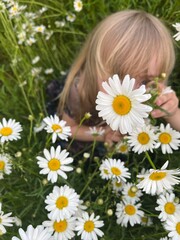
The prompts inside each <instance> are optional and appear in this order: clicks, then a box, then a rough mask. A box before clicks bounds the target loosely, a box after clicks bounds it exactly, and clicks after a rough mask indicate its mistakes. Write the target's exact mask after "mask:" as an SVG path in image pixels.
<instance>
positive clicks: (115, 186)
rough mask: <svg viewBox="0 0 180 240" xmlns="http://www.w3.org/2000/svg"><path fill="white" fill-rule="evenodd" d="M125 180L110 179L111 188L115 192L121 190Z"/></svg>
mask: <svg viewBox="0 0 180 240" xmlns="http://www.w3.org/2000/svg"><path fill="white" fill-rule="evenodd" d="M124 184H125V182H123V181H119V180H117V179H115V178H114V179H112V188H113V191H114V192H115V193H119V192H122V189H123V187H124Z"/></svg>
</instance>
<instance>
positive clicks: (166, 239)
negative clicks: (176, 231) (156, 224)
mask: <svg viewBox="0 0 180 240" xmlns="http://www.w3.org/2000/svg"><path fill="white" fill-rule="evenodd" d="M159 240H172V238H168V237H162V238H160V239H159Z"/></svg>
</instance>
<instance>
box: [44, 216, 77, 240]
mask: <svg viewBox="0 0 180 240" xmlns="http://www.w3.org/2000/svg"><path fill="white" fill-rule="evenodd" d="M42 224H43V226H45V227H46V228H47V229H48V231H49V232H50V233H51V234H52V236H53V238H52V239H61V240H68V239H72V238H73V237H74V236H75V233H74V230H75V224H76V218H75V217H70V218H65V219H62V220H60V221H56V220H49V221H44V222H43V223H42Z"/></svg>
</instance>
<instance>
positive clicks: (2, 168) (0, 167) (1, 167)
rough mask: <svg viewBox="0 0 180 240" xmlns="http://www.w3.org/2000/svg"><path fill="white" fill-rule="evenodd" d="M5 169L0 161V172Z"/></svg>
mask: <svg viewBox="0 0 180 240" xmlns="http://www.w3.org/2000/svg"><path fill="white" fill-rule="evenodd" d="M4 167H5V162H4V161H2V160H0V170H1V171H3V170H4Z"/></svg>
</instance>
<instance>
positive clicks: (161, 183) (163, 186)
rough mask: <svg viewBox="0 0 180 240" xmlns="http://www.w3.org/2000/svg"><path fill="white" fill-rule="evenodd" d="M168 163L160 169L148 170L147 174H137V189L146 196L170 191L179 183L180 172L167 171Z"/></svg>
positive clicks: (177, 170) (176, 170)
mask: <svg viewBox="0 0 180 240" xmlns="http://www.w3.org/2000/svg"><path fill="white" fill-rule="evenodd" d="M168 163H169V162H168V161H167V162H166V163H165V164H164V165H163V166H162V167H161V169H156V170H155V169H150V170H149V173H146V174H139V175H137V177H138V178H141V181H140V182H139V183H138V184H137V187H138V188H140V189H142V190H143V191H145V192H146V193H147V194H151V195H155V194H161V193H163V192H164V190H172V189H173V186H174V185H175V184H178V183H179V182H180V179H179V177H177V176H176V175H180V170H179V169H175V170H167V169H166V168H167V166H168Z"/></svg>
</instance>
